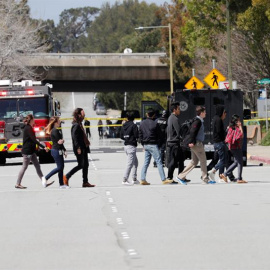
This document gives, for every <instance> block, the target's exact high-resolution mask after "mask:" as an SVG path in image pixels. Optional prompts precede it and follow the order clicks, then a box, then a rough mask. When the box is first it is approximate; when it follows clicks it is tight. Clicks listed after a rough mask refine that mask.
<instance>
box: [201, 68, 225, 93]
mask: <svg viewBox="0 0 270 270" xmlns="http://www.w3.org/2000/svg"><path fill="white" fill-rule="evenodd" d="M204 81H205V82H206V83H207V84H208V85H209V86H210V87H211V88H212V89H218V83H219V82H223V81H226V77H224V76H223V75H222V74H221V73H220V72H219V71H218V70H217V69H216V68H213V69H212V70H211V72H210V73H209V74H208V75H207V76H206V77H205V78H204Z"/></svg>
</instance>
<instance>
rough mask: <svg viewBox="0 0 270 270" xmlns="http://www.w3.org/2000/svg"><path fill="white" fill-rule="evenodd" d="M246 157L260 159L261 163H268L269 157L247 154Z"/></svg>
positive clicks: (269, 162)
mask: <svg viewBox="0 0 270 270" xmlns="http://www.w3.org/2000/svg"><path fill="white" fill-rule="evenodd" d="M247 158H248V159H250V160H257V161H261V162H263V163H267V164H270V158H267V157H260V156H252V155H249V154H247Z"/></svg>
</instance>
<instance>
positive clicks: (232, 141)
mask: <svg viewBox="0 0 270 270" xmlns="http://www.w3.org/2000/svg"><path fill="white" fill-rule="evenodd" d="M243 137H244V133H243V128H242V123H241V121H240V118H239V116H238V115H233V117H232V119H231V122H230V125H229V129H228V132H227V136H226V139H225V142H226V143H227V144H228V147H229V150H230V151H231V153H232V155H233V158H234V162H233V163H232V164H231V165H230V167H229V168H228V169H227V170H226V172H225V173H223V174H221V175H220V177H221V178H222V179H223V180H224V181H225V182H227V176H228V175H230V173H231V172H232V171H233V170H234V169H235V168H236V167H238V177H237V183H239V184H245V183H247V181H245V180H243V179H242V171H243V152H242V143H243Z"/></svg>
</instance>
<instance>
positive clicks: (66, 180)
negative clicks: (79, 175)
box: [63, 175, 68, 186]
mask: <svg viewBox="0 0 270 270" xmlns="http://www.w3.org/2000/svg"><path fill="white" fill-rule="evenodd" d="M63 181H64V185H65V186H68V179H67V176H66V175H64V176H63Z"/></svg>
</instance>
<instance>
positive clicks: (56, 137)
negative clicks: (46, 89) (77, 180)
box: [45, 116, 69, 189]
mask: <svg viewBox="0 0 270 270" xmlns="http://www.w3.org/2000/svg"><path fill="white" fill-rule="evenodd" d="M60 125H61V121H60V119H59V117H56V116H53V117H52V118H51V119H50V122H49V124H48V126H47V127H46V128H45V131H46V133H47V134H50V135H51V140H52V142H53V145H52V149H51V155H52V157H53V158H54V160H55V163H56V165H57V167H56V168H55V169H53V170H52V171H51V172H49V173H48V174H47V175H46V176H45V178H46V180H48V179H50V178H51V177H52V176H53V175H55V174H56V173H58V178H59V187H60V188H61V189H68V188H69V186H67V185H64V182H63V175H64V156H65V157H66V156H67V154H66V148H65V146H64V140H63V135H62V131H61V130H60V129H59V127H60Z"/></svg>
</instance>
